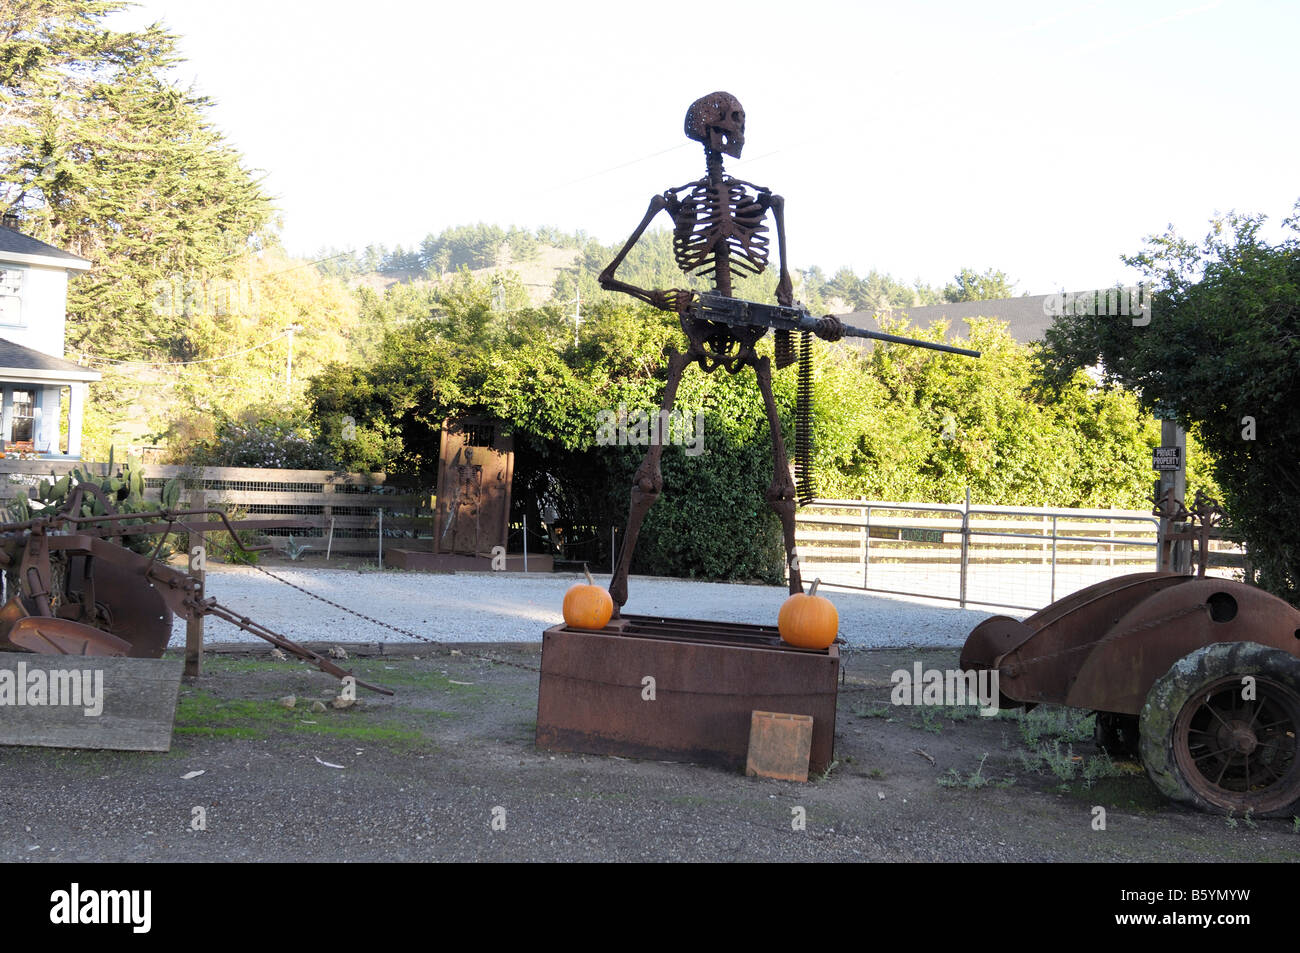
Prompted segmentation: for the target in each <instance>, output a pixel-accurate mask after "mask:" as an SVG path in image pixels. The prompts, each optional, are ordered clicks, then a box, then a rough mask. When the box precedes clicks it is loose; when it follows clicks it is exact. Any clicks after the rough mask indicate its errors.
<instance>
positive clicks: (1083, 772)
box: [1017, 739, 1140, 791]
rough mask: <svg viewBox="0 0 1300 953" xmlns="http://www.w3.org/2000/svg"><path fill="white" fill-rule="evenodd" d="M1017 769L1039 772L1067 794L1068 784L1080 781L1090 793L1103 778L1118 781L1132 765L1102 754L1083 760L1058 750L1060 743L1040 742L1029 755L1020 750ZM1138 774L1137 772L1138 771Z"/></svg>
mask: <svg viewBox="0 0 1300 953" xmlns="http://www.w3.org/2000/svg"><path fill="white" fill-rule="evenodd" d="M1017 756H1018V757H1019V759H1020V765H1021V767H1022V768H1024V770H1025V771H1027V772H1033V773H1034V774H1042V773H1043V770H1044V769H1046V770H1047V771H1049V772H1051V774H1052V776H1053V777H1055V778H1056V779H1057V780H1058V781H1060V782H1062V785H1061V788H1060V789H1061V790H1063V791H1068V790H1069V783H1070V782H1073V781H1076V780H1080V781H1082V782H1083V787H1084V789H1085V790H1089V789H1091V788H1092V787H1093V786H1094V785H1095V784H1096V783H1097V782H1098V781H1101V780H1103V779H1106V778H1116V777H1121V776H1123V775H1126V774H1131V773H1133V765H1132V764H1130V763H1128V762H1124V763H1118V762H1116V761H1114V760H1112V759H1111V757H1110V755H1108V754H1105V753H1104V752H1103V753H1101V754H1098V755H1094V756H1092V757H1083V756H1080V755H1076V754H1075V753H1074V746H1073V745H1072V744H1066V745H1065V748H1064V750H1062V748H1061V741H1060V739H1053V740H1052V741H1051V742H1050V743H1049V742H1046V741H1041V742H1039V744H1038V747H1037V748H1035V749H1034V750H1033V751H1027V750H1025V749H1021V750H1020V751H1019V752H1017ZM1139 773H1140V769H1139Z"/></svg>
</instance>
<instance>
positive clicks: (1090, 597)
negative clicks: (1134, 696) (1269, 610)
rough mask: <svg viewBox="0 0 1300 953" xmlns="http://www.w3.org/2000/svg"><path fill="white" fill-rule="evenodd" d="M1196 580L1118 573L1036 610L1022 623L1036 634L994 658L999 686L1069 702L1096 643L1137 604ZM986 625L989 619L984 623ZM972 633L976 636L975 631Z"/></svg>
mask: <svg viewBox="0 0 1300 953" xmlns="http://www.w3.org/2000/svg"><path fill="white" fill-rule="evenodd" d="M1192 581H1193V579H1192V577H1190V576H1181V575H1175V574H1174V573H1135V574H1133V575H1130V576H1120V577H1118V578H1116V579H1108V580H1106V581H1104V582H1099V583H1097V584H1096V585H1092V586H1089V587H1088V588H1087V589H1084V590H1082V591H1081V592H1077V593H1075V594H1074V595H1072V596H1069V597H1067V598H1066V599H1063V600H1061V601H1060V602H1057V603H1053V604H1052V605H1050V606H1048V607H1047V608H1045V609H1043V610H1041V611H1040V612H1037V613H1035V614H1034V615H1032V616H1030V617H1029V618H1027V619H1026V620H1025V622H1024V625H1025V626H1026V627H1028V628H1029V629H1032V630H1034V632H1033V635H1032V637H1030V638H1028V639H1025V640H1024V641H1022V642H1020V643H1019V644H1017V645H1012V646H1010V647H1008V648H1006V649H1004V652H1005V654H1003V655H1001V656H999V657H998V658H997V659H995V660H994V661H993V662H992V663H991V667H993V668H996V669H997V670H998V672H999V679H998V681H999V689H1000V691H1001V692H1002V694H1004V695H1006V696H1007V697H1009V698H1013V699H1015V700H1017V701H1021V702H1033V703H1040V702H1043V703H1050V704H1065V700H1066V697H1067V696H1068V695H1069V694H1070V688H1071V686H1072V685H1073V684H1074V680H1075V677H1076V676H1077V675H1078V672H1079V668H1080V666H1082V665H1083V663H1084V662H1085V661H1086V660H1087V658H1088V654H1089V653H1090V652H1091V651H1092V647H1093V645H1094V644H1095V643H1097V642H1098V641H1099V640H1100V639H1102V638H1103V637H1104V636H1105V635H1106V634H1107V633H1108V632H1110V631H1111V630H1112V629H1113V627H1114V626H1115V624H1116V623H1117V622H1119V621H1120V619H1121V618H1123V617H1124V616H1125V615H1127V614H1128V613H1129V611H1131V610H1132V609H1133V608H1134V607H1135V606H1138V605H1141V604H1142V603H1144V602H1145V601H1147V600H1148V599H1150V598H1151V597H1152V596H1153V595H1155V594H1157V593H1160V592H1163V591H1167V590H1170V589H1181V588H1183V587H1184V586H1186V585H1187V584H1188V583H1189V582H1192ZM988 622H992V620H988ZM984 625H987V623H981V626H984ZM976 631H979V629H978V627H977V629H976ZM971 635H972V638H973V637H974V635H975V633H974V632H972V633H971ZM970 641H971V640H968V643H969V642H970ZM1149 685H1150V683H1149V682H1148V686H1149ZM1104 710H1106V711H1120V710H1121V709H1113V708H1107V709H1104Z"/></svg>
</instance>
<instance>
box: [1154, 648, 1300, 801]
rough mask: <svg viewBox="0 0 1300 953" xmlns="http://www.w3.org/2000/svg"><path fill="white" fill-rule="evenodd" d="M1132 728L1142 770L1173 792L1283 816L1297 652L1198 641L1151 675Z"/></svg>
mask: <svg viewBox="0 0 1300 953" xmlns="http://www.w3.org/2000/svg"><path fill="white" fill-rule="evenodd" d="M1247 676H1250V677H1251V678H1253V679H1254V691H1253V695H1254V697H1253V699H1252V698H1249V697H1247V696H1248V695H1249V694H1251V693H1250V692H1248V691H1247V686H1248V685H1249V684H1250V683H1248V682H1246V677H1247ZM1139 733H1140V736H1141V737H1140V747H1141V754H1142V762H1143V764H1144V765H1145V766H1146V770H1147V774H1148V775H1149V776H1150V778H1151V780H1152V782H1153V783H1154V784H1155V786H1156V787H1157V788H1159V789H1160V790H1161V792H1163V793H1164V794H1165V795H1167V796H1168V797H1170V798H1172V799H1173V800H1175V801H1179V802H1182V803H1184V804H1190V805H1193V806H1195V807H1197V808H1200V809H1201V810H1203V811H1211V812H1216V813H1228V812H1236V813H1238V814H1245V813H1246V812H1247V811H1250V812H1252V814H1253V815H1254V816H1256V817H1267V816H1271V815H1289V814H1290V813H1291V812H1290V811H1289V810H1288V809H1289V808H1290V807H1291V805H1292V804H1294V803H1295V802H1296V801H1297V800H1300V757H1298V755H1300V749H1298V748H1297V743H1298V742H1297V735H1298V734H1300V660H1298V659H1296V658H1295V657H1294V656H1292V655H1290V654H1289V653H1287V652H1283V651H1281V650H1280V649H1272V648H1268V647H1266V646H1263V645H1259V644H1258V643H1255V642H1217V643H1215V644H1213V645H1206V646H1203V647H1202V648H1199V649H1197V650H1196V651H1195V652H1192V653H1190V654H1188V655H1185V656H1184V657H1183V658H1181V659H1179V660H1178V661H1177V662H1175V663H1174V664H1173V666H1172V667H1170V669H1169V671H1167V672H1166V673H1165V674H1164V675H1162V676H1160V678H1158V679H1156V682H1155V684H1154V685H1152V686H1151V690H1150V691H1149V692H1148V693H1147V698H1146V704H1145V705H1143V707H1142V714H1141V715H1140V716H1139Z"/></svg>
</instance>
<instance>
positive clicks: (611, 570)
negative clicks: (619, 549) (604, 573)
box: [609, 526, 616, 578]
mask: <svg viewBox="0 0 1300 953" xmlns="http://www.w3.org/2000/svg"><path fill="white" fill-rule="evenodd" d="M615 532H616V529H615V527H613V526H611V527H610V528H609V575H610V577H611V578H613V576H614V558H615V557H614V533H615Z"/></svg>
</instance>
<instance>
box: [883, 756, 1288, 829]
mask: <svg viewBox="0 0 1300 953" xmlns="http://www.w3.org/2000/svg"><path fill="white" fill-rule="evenodd" d="M867 777H869V778H874V779H875V780H877V781H883V780H885V772H884V771H881V770H880V769H879V768H872V769H871V770H870V771H868V772H867ZM1295 821H1296V833H1298V834H1300V817H1297V818H1296V819H1295Z"/></svg>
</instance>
